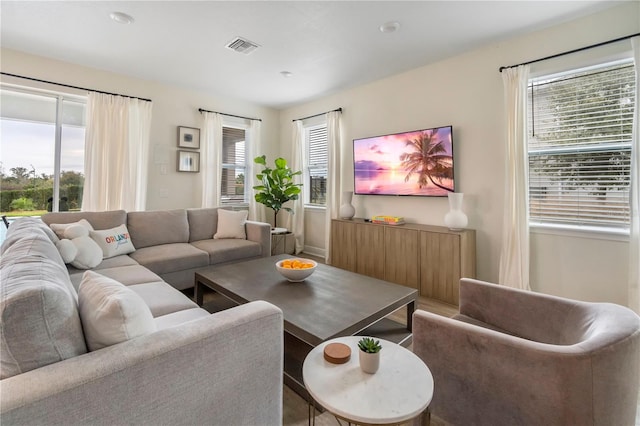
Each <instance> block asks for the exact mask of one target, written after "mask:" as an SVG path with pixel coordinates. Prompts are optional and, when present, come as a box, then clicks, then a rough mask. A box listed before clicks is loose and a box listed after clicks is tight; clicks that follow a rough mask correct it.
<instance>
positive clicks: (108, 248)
mask: <svg viewBox="0 0 640 426" xmlns="http://www.w3.org/2000/svg"><path fill="white" fill-rule="evenodd" d="M89 235H90V236H91V238H93V240H94V241H95V242H96V243H98V245H99V246H100V248H101V249H102V253H103V259H108V258H110V257H114V256H119V255H121V254H129V253H133V252H134V251H136V248H135V247H134V246H133V243H132V242H131V237H130V236H129V230H127V226H126V225H125V224H122V225H120V226H116V227H115V228H111V229H104V230H101V231H89Z"/></svg>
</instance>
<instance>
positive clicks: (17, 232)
mask: <svg viewBox="0 0 640 426" xmlns="http://www.w3.org/2000/svg"><path fill="white" fill-rule="evenodd" d="M215 213H216V212H215V209H195V210H192V211H191V212H190V213H189V212H188V211H185V210H182V211H177V210H174V211H166V212H138V213H129V214H127V213H125V212H101V213H81V214H73V213H61V214H50V215H47V216H45V218H44V220H45V221H48V222H49V223H63V222H75V221H77V220H78V219H80V218H81V217H84V218H86V219H87V220H89V221H90V222H91V224H92V225H93V227H94V228H95V229H109V228H111V227H115V226H116V225H120V224H122V223H126V224H127V225H128V228H129V232H130V234H131V238H132V239H134V244H135V243H136V242H137V243H138V245H139V248H136V251H135V252H133V253H131V254H130V255H120V256H116V257H112V258H109V259H105V260H104V261H103V262H102V263H101V264H100V265H98V267H96V268H95V269H94V271H95V272H96V273H97V274H98V275H99V276H100V277H109V278H111V279H114V280H115V281H117V282H120V283H122V284H124V286H122V285H121V284H118V283H117V282H116V283H115V284H116V285H117V286H119V287H123V288H124V287H126V289H127V290H126V291H128V292H129V293H132V294H135V295H136V296H135V297H136V298H137V300H138V301H139V300H142V302H141V303H142V304H143V307H144V309H145V310H146V311H147V312H150V314H148V315H149V318H150V321H152V323H153V328H154V331H153V332H149V333H146V334H143V335H139V336H134V337H132V338H130V339H128V340H125V341H122V342H121V343H117V344H113V345H111V346H107V347H104V348H102V349H97V350H93V351H89V350H88V345H89V343H88V342H89V340H88V338H87V334H86V333H87V330H88V329H89V328H88V327H87V324H86V323H83V321H84V317H82V315H81V314H80V311H79V308H78V304H79V302H80V304H81V305H82V303H83V300H82V297H83V294H82V291H81V292H80V293H81V294H80V300H79V299H78V292H77V288H78V285H79V284H80V282H81V281H83V275H84V271H81V270H77V269H75V268H69V269H67V267H66V266H65V265H64V263H63V261H62V258H61V256H60V254H59V252H58V250H57V248H56V245H55V242H56V239H57V237H56V236H55V234H54V233H53V232H52V231H51V230H50V228H49V227H48V226H46V225H45V223H44V222H43V221H41V220H39V219H32V218H25V219H20V220H17V221H15V222H14V223H13V224H12V225H11V226H10V228H9V230H8V233H7V238H6V240H5V242H4V243H3V244H2V247H1V248H0V254H1V256H2V257H1V259H0V274H1V275H0V279H1V281H0V285H1V292H0V331H1V333H0V367H1V369H0V373H1V374H0V419H1V421H2V424H3V425H10V424H29V425H38V424H47V425H54V424H60V425H62V424H64V425H72V424H105V425H106V424H110V425H111V424H220V425H230V424H234V425H235V424H246V425H251V424H280V423H281V422H282V366H283V342H282V339H283V319H282V312H281V311H280V309H278V308H277V307H275V306H273V305H271V304H268V303H266V302H254V303H249V304H245V305H242V306H239V307H236V308H232V309H228V310H226V311H222V312H220V313H217V314H213V315H211V314H209V313H208V312H206V311H205V310H203V309H201V308H199V307H198V306H197V305H196V304H195V303H194V302H193V301H192V300H191V299H189V298H188V297H186V296H185V295H184V294H183V293H182V292H180V291H178V290H177V289H176V288H175V287H177V288H186V287H189V286H192V285H193V271H194V270H197V269H198V268H200V267H205V266H207V265H209V264H211V263H216V262H229V261H234V260H239V259H242V258H244V257H242V256H245V257H247V258H248V257H255V256H262V255H265V254H264V253H266V255H268V253H269V250H268V247H267V249H266V251H263V250H264V249H265V247H264V245H263V244H268V240H261V239H260V235H263V230H264V227H263V225H260V224H255V225H253V224H247V235H248V236H252V237H254V240H257V241H251V240H249V239H247V240H246V241H240V240H239V241H225V240H220V241H207V240H208V239H210V238H204V237H206V236H209V237H210V236H211V235H212V234H213V231H215V223H216V221H215V220H213V219H212V217H213V215H215ZM67 215H68V216H67ZM187 224H189V225H191V226H193V228H191V227H190V226H187ZM207 226H208V227H209V228H208V229H206V230H205V229H204V227H207ZM265 226H266V231H267V233H268V225H266V224H265ZM192 229H193V230H192ZM212 230H213V231H212ZM185 231H186V233H185ZM156 234H161V235H156ZM218 243H220V244H218ZM197 246H199V247H200V248H197ZM225 247H226V249H227V250H229V251H230V253H224V250H225ZM172 254H173V255H174V256H173V257H172ZM87 275H89V274H87ZM101 279H103V278H101ZM165 279H167V280H172V281H171V284H172V285H169V284H167V282H165ZM82 285H83V286H84V285H86V277H85V278H84V282H83V283H82ZM84 306H86V304H85V305H84Z"/></svg>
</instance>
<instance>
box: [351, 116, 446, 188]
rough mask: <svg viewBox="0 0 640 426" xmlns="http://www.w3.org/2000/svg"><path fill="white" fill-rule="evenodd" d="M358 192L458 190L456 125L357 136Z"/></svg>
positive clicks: (356, 175)
mask: <svg viewBox="0 0 640 426" xmlns="http://www.w3.org/2000/svg"><path fill="white" fill-rule="evenodd" d="M353 161H354V165H353V172H354V187H355V188H354V189H355V190H354V193H355V194H359V195H421V196H431V197H442V196H446V195H447V193H449V192H453V191H454V190H455V185H454V179H453V128H452V126H445V127H434V128H432V129H424V130H415V131H411V132H403V133H394V134H391V135H384V136H374V137H370V138H362V139H354V140H353Z"/></svg>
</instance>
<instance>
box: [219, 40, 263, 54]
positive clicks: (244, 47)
mask: <svg viewBox="0 0 640 426" xmlns="http://www.w3.org/2000/svg"><path fill="white" fill-rule="evenodd" d="M225 47H226V48H227V49H231V50H235V51H236V52H239V53H244V54H245V55H248V54H249V53H251V52H253V51H254V50H256V49H257V48H258V45H257V44H256V43H254V42H252V41H249V40H247V39H246V38H242V37H236V38H235V39H233V40H232V41H231V42H229V44H227V45H226V46H225Z"/></svg>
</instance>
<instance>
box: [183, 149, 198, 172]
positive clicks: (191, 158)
mask: <svg viewBox="0 0 640 426" xmlns="http://www.w3.org/2000/svg"><path fill="white" fill-rule="evenodd" d="M178 171H179V172H191V173H198V172H200V153H199V152H195V151H178Z"/></svg>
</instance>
